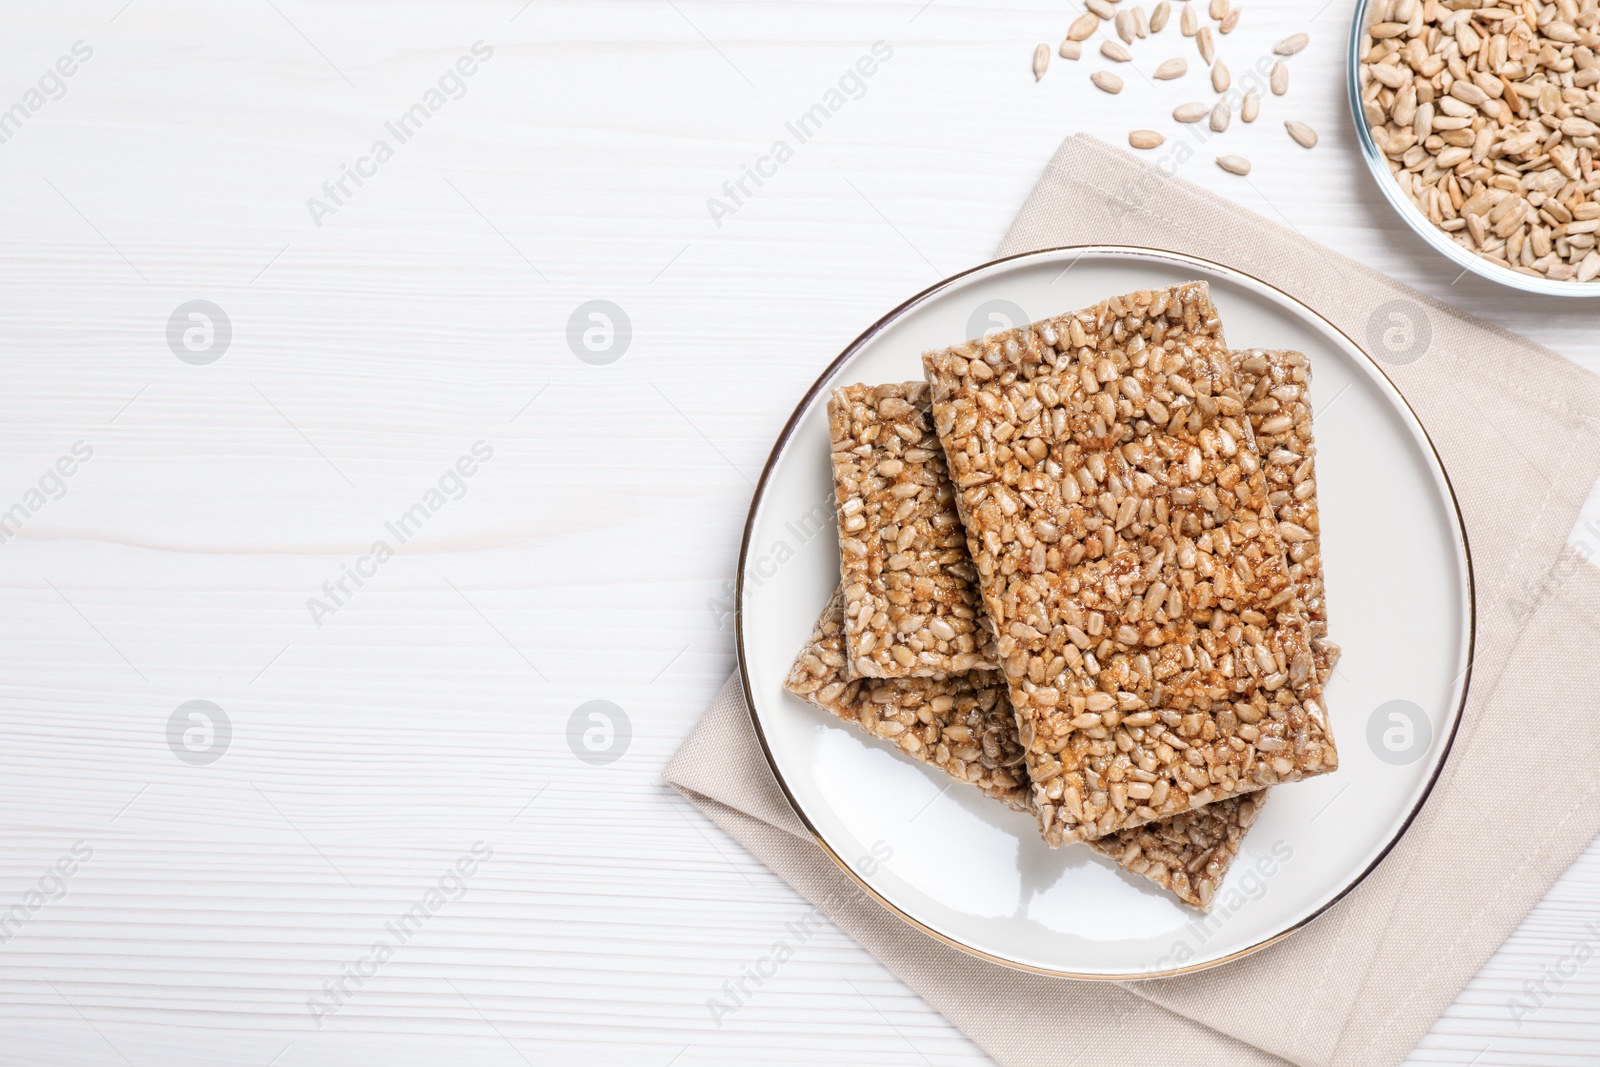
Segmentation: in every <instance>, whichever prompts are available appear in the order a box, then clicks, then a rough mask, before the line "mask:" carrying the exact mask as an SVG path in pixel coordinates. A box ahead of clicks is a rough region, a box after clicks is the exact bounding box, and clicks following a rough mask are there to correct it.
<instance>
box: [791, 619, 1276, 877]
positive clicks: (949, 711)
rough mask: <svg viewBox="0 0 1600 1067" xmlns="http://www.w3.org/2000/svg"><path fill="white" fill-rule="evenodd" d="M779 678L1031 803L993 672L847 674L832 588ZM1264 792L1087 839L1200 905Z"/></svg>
mask: <svg viewBox="0 0 1600 1067" xmlns="http://www.w3.org/2000/svg"><path fill="white" fill-rule="evenodd" d="M784 684H785V686H786V687H787V688H788V689H789V691H790V692H792V693H794V694H795V695H796V696H799V697H802V698H803V699H805V700H807V701H810V702H811V703H813V704H815V705H816V706H817V707H819V708H822V709H823V710H825V711H829V712H832V713H833V714H834V715H837V716H838V717H839V718H840V719H843V720H844V721H845V722H852V723H855V724H856V725H857V726H859V727H860V728H861V729H863V730H865V731H866V732H867V733H869V734H871V735H873V736H874V737H877V738H880V739H882V740H884V741H887V742H889V743H890V744H893V745H895V746H896V747H898V748H899V749H900V750H901V751H902V752H904V753H906V754H907V755H909V756H912V757H913V758H915V759H919V760H922V761H923V762H925V763H930V764H932V765H933V766H935V767H938V768H939V769H940V770H942V771H944V772H945V773H946V774H948V775H950V776H951V777H952V778H954V779H956V780H957V781H961V782H968V783H970V784H972V785H974V786H976V787H977V788H978V789H979V790H980V791H981V792H983V793H984V794H985V795H987V796H990V797H993V798H995V799H996V800H1000V801H1003V802H1005V803H1006V804H1008V805H1009V806H1010V807H1012V808H1014V809H1016V810H1018V811H1024V812H1032V811H1033V798H1032V794H1031V792H1030V790H1029V787H1028V781H1027V770H1026V769H1025V768H1024V767H1023V766H1022V762H1023V750H1022V744H1021V742H1020V741H1019V740H1018V738H1017V720H1016V716H1015V714H1014V713H1013V712H1012V709H1011V701H1010V700H1009V699H1008V698H1007V696H1006V683H1005V677H1004V676H1003V675H1002V674H1000V672H998V671H973V672H971V673H970V674H958V675H951V676H949V677H946V678H890V679H881V680H871V681H869V680H867V679H862V678H859V677H856V678H851V677H850V675H849V673H848V665H847V664H846V662H845V656H844V598H843V595H842V593H841V591H840V590H838V589H835V590H834V593H833V596H832V597H830V598H829V600H828V604H827V606H826V607H825V608H823V611H822V616H821V617H820V618H819V619H818V620H817V625H816V628H815V629H814V630H813V631H812V634H811V640H810V641H809V642H807V644H806V647H805V648H803V649H802V650H801V651H800V655H799V657H798V658H797V659H796V660H795V663H794V667H793V668H792V669H791V670H790V672H789V677H788V679H787V680H786V681H785V683H784ZM1265 798H1266V794H1265V793H1255V794H1251V795H1249V796H1243V797H1235V798H1233V799H1230V800H1224V801H1220V802H1218V803H1216V804H1211V805H1208V806H1206V807H1204V808H1198V809H1196V810H1194V811H1190V812H1185V813H1184V814H1182V815H1175V816H1173V817H1171V818H1169V819H1163V820H1161V821H1159V822H1153V823H1147V824H1145V825H1144V826H1139V827H1135V828H1134V829H1131V830H1121V831H1118V832H1117V833H1113V834H1108V835H1107V836H1105V837H1102V838H1100V839H1099V840H1097V841H1091V842H1089V845H1090V846H1091V847H1092V848H1095V849H1097V850H1099V851H1100V852H1102V853H1104V854H1105V855H1107V856H1108V857H1110V858H1111V859H1112V860H1114V861H1115V862H1116V863H1117V864H1118V865H1120V866H1121V867H1123V868H1125V869H1126V870H1128V871H1131V872H1132V873H1134V874H1138V875H1143V876H1144V877H1146V878H1148V879H1150V880H1151V881H1153V882H1155V883H1156V884H1157V885H1160V886H1161V887H1163V888H1165V889H1167V890H1169V891H1171V892H1172V893H1173V894H1175V895H1176V896H1177V897H1178V898H1179V899H1180V900H1182V901H1184V902H1185V903H1187V904H1191V905H1193V906H1195V907H1197V908H1202V909H1203V908H1207V907H1209V906H1210V903H1211V898H1212V895H1213V894H1214V893H1215V892H1216V890H1217V887H1218V886H1219V885H1221V884H1222V879H1223V876H1224V875H1225V874H1226V873H1227V870H1228V865H1229V864H1230V863H1232V862H1233V859H1234V857H1235V856H1236V855H1238V852H1239V846H1240V844H1241V843H1242V842H1243V841H1244V835H1245V832H1246V831H1247V830H1249V829H1250V824H1251V823H1253V822H1254V821H1255V818H1256V815H1257V814H1258V813H1259V812H1260V809H1261V802H1262V801H1263V800H1264V799H1265Z"/></svg>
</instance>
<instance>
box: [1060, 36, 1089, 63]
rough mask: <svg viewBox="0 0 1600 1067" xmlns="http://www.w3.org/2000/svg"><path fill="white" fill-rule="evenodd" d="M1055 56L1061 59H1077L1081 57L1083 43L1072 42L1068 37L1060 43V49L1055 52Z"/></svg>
mask: <svg viewBox="0 0 1600 1067" xmlns="http://www.w3.org/2000/svg"><path fill="white" fill-rule="evenodd" d="M1056 54H1058V55H1059V56H1060V57H1061V58H1062V59H1077V58H1078V57H1079V56H1081V55H1083V42H1082V41H1074V40H1073V39H1072V38H1071V37H1068V38H1067V39H1066V40H1065V41H1062V42H1061V47H1060V48H1058V49H1057V50H1056Z"/></svg>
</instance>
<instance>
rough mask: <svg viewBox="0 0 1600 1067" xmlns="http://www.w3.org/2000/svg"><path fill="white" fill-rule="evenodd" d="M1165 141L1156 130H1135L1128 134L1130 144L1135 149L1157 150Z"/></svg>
mask: <svg viewBox="0 0 1600 1067" xmlns="http://www.w3.org/2000/svg"><path fill="white" fill-rule="evenodd" d="M1165 140H1166V138H1165V137H1163V136H1161V135H1160V134H1159V133H1157V132H1156V131H1155V130H1134V131H1133V132H1132V133H1130V134H1128V143H1129V144H1130V145H1132V146H1133V147H1134V148H1156V147H1158V146H1160V144H1161V142H1163V141H1165Z"/></svg>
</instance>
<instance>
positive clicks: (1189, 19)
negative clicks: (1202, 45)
mask: <svg viewBox="0 0 1600 1067" xmlns="http://www.w3.org/2000/svg"><path fill="white" fill-rule="evenodd" d="M1178 28H1179V29H1180V30H1182V31H1183V35H1184V36H1185V37H1193V36H1194V35H1195V34H1197V33H1199V32H1200V16H1199V15H1196V14H1195V13H1194V5H1193V4H1184V5H1183V14H1182V15H1180V16H1178Z"/></svg>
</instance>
